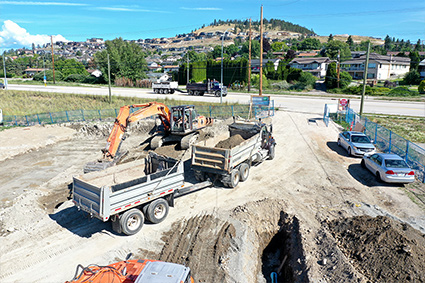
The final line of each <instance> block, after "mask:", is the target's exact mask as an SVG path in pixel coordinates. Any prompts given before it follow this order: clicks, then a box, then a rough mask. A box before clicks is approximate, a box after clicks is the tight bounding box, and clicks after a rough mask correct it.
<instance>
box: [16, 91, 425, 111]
mask: <svg viewBox="0 0 425 283" xmlns="http://www.w3.org/2000/svg"><path fill="white" fill-rule="evenodd" d="M9 89H13V90H33V91H44V92H59V93H78V94H94V95H108V94H109V92H108V88H107V87H66V86H47V87H44V86H33V85H13V84H12V85H9ZM252 94H254V93H252ZM112 95H120V96H134V97H144V98H152V99H157V98H164V97H168V98H174V99H176V100H186V101H204V102H205V101H209V102H220V98H219V97H214V96H212V95H206V96H188V95H187V94H184V93H179V92H176V93H174V94H172V95H171V94H168V95H164V94H155V93H153V92H152V91H151V90H150V89H149V90H148V89H130V88H112ZM249 99H250V95H249V94H248V93H230V94H229V95H227V96H226V97H223V99H222V101H223V102H239V103H249ZM272 99H273V100H274V101H275V106H276V107H279V108H280V109H285V110H288V111H297V112H306V113H317V114H322V113H323V110H324V107H325V104H336V103H337V100H336V99H334V98H329V97H313V96H297V95H272ZM351 107H352V108H353V109H354V110H355V111H356V112H359V111H360V100H359V99H351ZM363 112H364V113H375V114H390V115H408V116H417V117H425V103H424V102H402V101H383V100H375V99H373V98H371V97H367V98H366V99H365V103H364V111H363Z"/></svg>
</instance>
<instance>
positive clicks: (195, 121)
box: [84, 102, 212, 173]
mask: <svg viewBox="0 0 425 283" xmlns="http://www.w3.org/2000/svg"><path fill="white" fill-rule="evenodd" d="M136 108H139V109H137V110H136V111H134V112H132V109H136ZM151 116H158V117H159V119H160V121H161V124H160V126H159V127H158V129H159V130H158V132H157V133H156V135H155V136H153V137H152V139H151V141H150V147H151V149H156V148H158V147H161V146H162V144H164V143H167V142H179V143H180V148H181V149H188V148H189V147H190V145H191V144H193V143H194V142H195V141H196V139H197V138H198V135H199V130H200V129H202V128H204V127H206V126H209V125H211V124H212V119H211V118H207V117H205V116H199V115H198V114H197V113H196V110H195V106H194V105H180V106H173V107H171V108H168V107H167V106H166V105H165V104H162V103H159V102H149V103H145V104H134V105H126V106H122V107H121V108H120V112H119V113H118V116H117V118H116V119H115V123H114V127H113V128H112V131H111V133H110V135H109V137H108V139H107V144H106V147H105V148H104V149H103V150H102V153H103V156H102V159H100V160H98V162H89V163H87V164H86V166H85V167H84V173H88V172H92V171H99V170H103V169H106V168H108V167H110V166H113V165H115V164H117V163H118V162H119V161H120V160H121V159H122V158H123V157H124V156H125V155H126V154H127V152H120V151H119V150H120V147H121V144H122V142H123V141H124V140H125V138H126V130H127V127H128V126H129V124H131V123H133V122H136V121H138V120H141V119H144V118H148V117H151Z"/></svg>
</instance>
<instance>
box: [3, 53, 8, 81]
mask: <svg viewBox="0 0 425 283" xmlns="http://www.w3.org/2000/svg"><path fill="white" fill-rule="evenodd" d="M5 57H6V51H3V72H4V86H5V88H6V89H7V77H6V61H5V59H4V58H5Z"/></svg>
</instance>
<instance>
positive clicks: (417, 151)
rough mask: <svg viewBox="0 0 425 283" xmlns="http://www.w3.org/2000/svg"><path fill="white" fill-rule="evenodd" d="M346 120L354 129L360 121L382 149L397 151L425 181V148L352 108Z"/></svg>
mask: <svg viewBox="0 0 425 283" xmlns="http://www.w3.org/2000/svg"><path fill="white" fill-rule="evenodd" d="M345 121H346V122H347V123H348V124H349V125H350V127H352V128H353V129H354V127H355V126H356V124H358V123H360V124H361V125H363V126H364V133H365V134H366V135H367V136H368V137H369V138H370V139H372V140H373V141H374V144H375V146H376V147H377V148H378V149H379V150H380V151H382V152H387V153H395V154H397V155H399V156H401V157H402V158H404V160H406V162H407V163H408V164H409V165H410V166H411V167H412V168H413V169H415V170H416V172H417V176H418V178H419V180H421V181H422V182H423V183H425V149H423V148H422V147H420V146H419V145H417V144H415V143H413V142H411V141H409V140H406V139H405V138H403V137H401V136H399V135H397V134H396V133H394V132H392V131H390V130H388V129H387V128H385V127H383V126H381V125H378V124H377V123H375V122H372V121H370V120H369V119H368V118H366V117H362V116H360V115H359V114H357V113H356V112H354V111H353V110H352V109H348V110H347V111H346V113H345Z"/></svg>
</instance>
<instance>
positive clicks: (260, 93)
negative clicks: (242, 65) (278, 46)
mask: <svg viewBox="0 0 425 283" xmlns="http://www.w3.org/2000/svg"><path fill="white" fill-rule="evenodd" d="M259 95H263V5H261V25H260V92H259Z"/></svg>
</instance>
